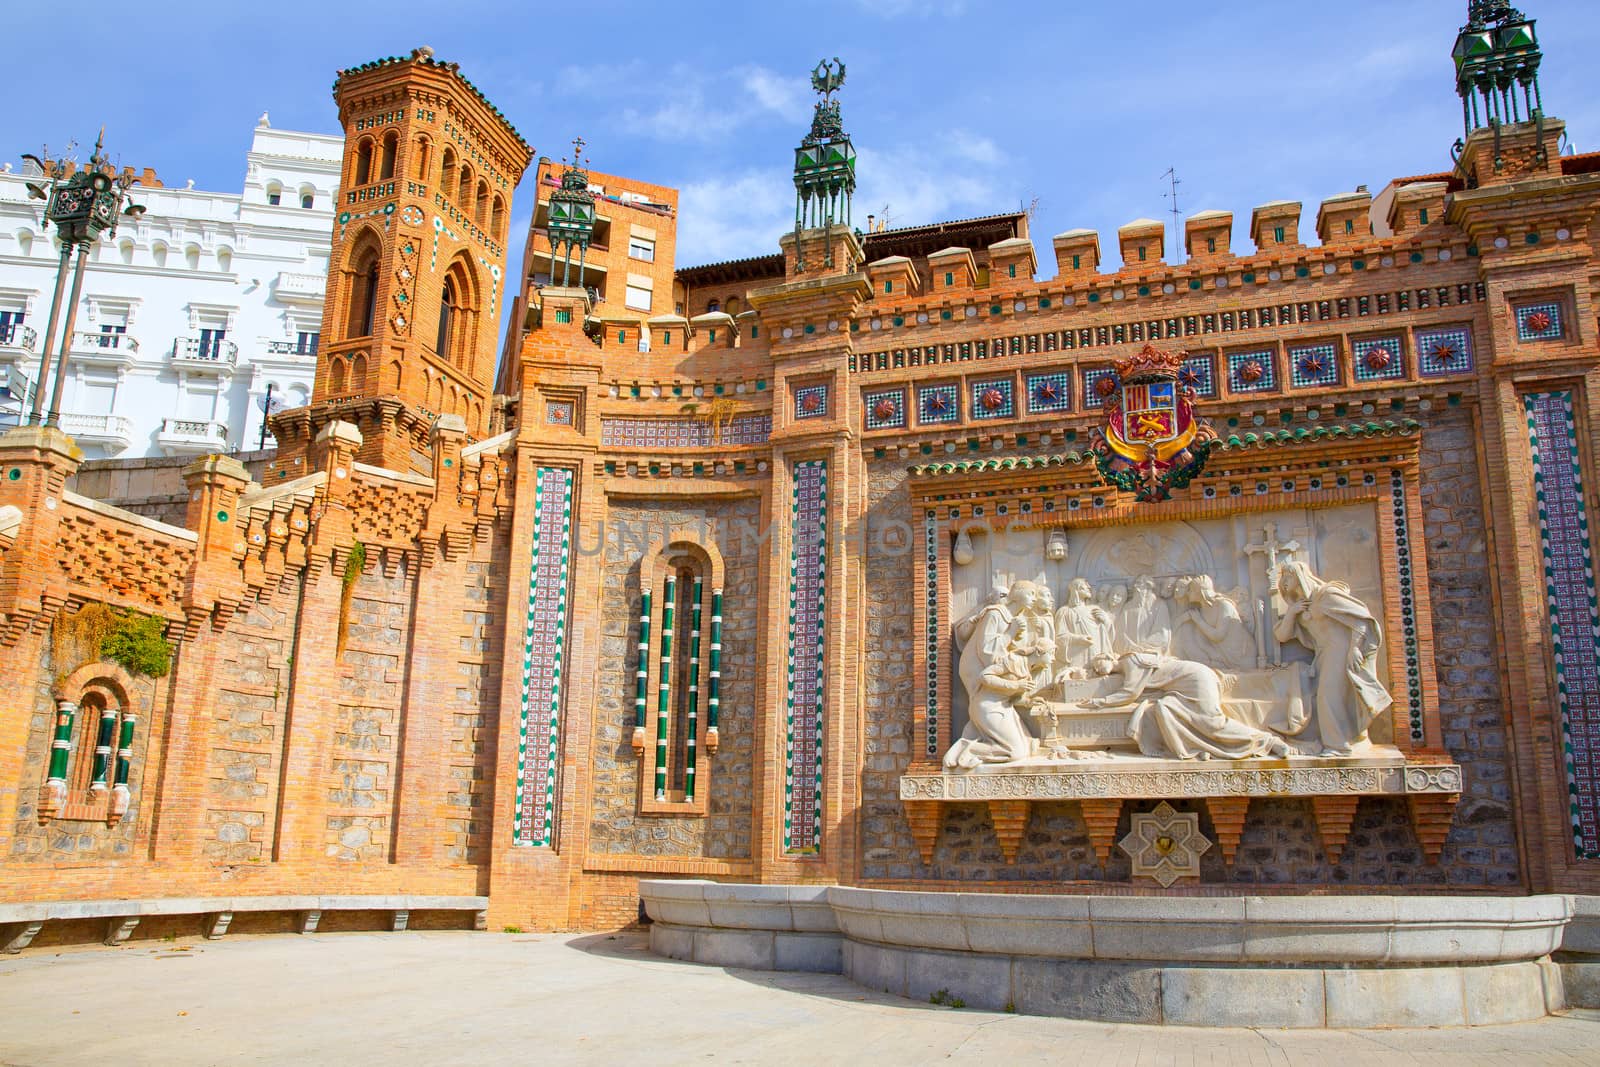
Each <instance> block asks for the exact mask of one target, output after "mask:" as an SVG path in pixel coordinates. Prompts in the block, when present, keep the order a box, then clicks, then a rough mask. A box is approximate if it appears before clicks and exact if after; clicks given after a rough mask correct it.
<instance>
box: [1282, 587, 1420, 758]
mask: <svg viewBox="0 0 1600 1067" xmlns="http://www.w3.org/2000/svg"><path fill="white" fill-rule="evenodd" d="M1278 594H1279V595H1280V596H1281V597H1282V598H1283V601H1284V611H1283V615H1282V617H1281V618H1280V619H1279V620H1278V625H1277V626H1276V627H1275V629H1274V635H1275V636H1276V637H1277V639H1278V640H1279V641H1289V640H1295V641H1299V642H1300V643H1301V644H1303V645H1305V646H1306V647H1307V648H1309V649H1311V650H1312V652H1313V653H1315V656H1316V658H1315V659H1314V660H1313V661H1312V664H1311V670H1312V674H1313V677H1314V678H1315V683H1316V716H1315V720H1316V727H1317V734H1318V736H1319V737H1320V739H1321V742H1322V751H1321V753H1320V755H1324V756H1345V755H1349V754H1350V753H1351V751H1352V750H1353V748H1354V746H1355V745H1357V744H1359V743H1361V742H1363V741H1365V740H1366V739H1367V728H1368V727H1369V726H1370V725H1371V724H1372V720H1373V719H1375V718H1376V717H1377V716H1378V714H1379V713H1380V712H1382V711H1383V710H1384V709H1385V708H1387V707H1388V706H1389V705H1390V704H1393V703H1394V698H1393V697H1392V696H1390V695H1389V691H1388V690H1387V689H1386V688H1384V685H1383V683H1382V682H1380V681H1379V680H1378V675H1377V670H1376V668H1377V659H1378V646H1379V644H1380V643H1381V641H1382V631H1381V630H1380V629H1379V627H1378V620H1377V619H1376V618H1374V617H1373V614H1372V611H1371V609H1369V608H1368V607H1367V606H1366V605H1365V604H1363V603H1362V602H1361V601H1359V600H1357V599H1356V598H1355V597H1354V596H1352V595H1351V593H1350V587H1349V586H1347V585H1346V584H1345V583H1343V582H1338V581H1324V580H1323V579H1321V578H1318V577H1317V576H1316V575H1315V574H1312V573H1311V568H1310V567H1308V566H1306V565H1305V564H1304V563H1301V562H1298V561H1291V562H1289V563H1285V564H1284V565H1283V568H1282V570H1281V571H1280V572H1279V575H1278Z"/></svg>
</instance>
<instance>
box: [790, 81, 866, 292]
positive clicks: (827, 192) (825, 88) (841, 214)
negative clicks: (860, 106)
mask: <svg viewBox="0 0 1600 1067" xmlns="http://www.w3.org/2000/svg"><path fill="white" fill-rule="evenodd" d="M843 85H844V64H843V63H841V62H840V61H839V57H838V56H834V57H833V62H832V63H830V62H828V61H827V60H823V61H822V62H820V63H818V64H817V66H816V69H814V70H813V71H812V72H811V87H812V88H813V89H815V90H816V91H817V93H818V94H819V95H821V97H822V99H821V100H819V101H817V104H816V110H815V111H814V113H813V114H812V116H811V131H810V132H809V133H807V134H806V136H805V140H803V141H801V142H800V147H799V148H796V149H795V150H794V236H795V256H796V257H797V265H798V266H799V268H800V269H801V270H804V269H805V261H804V259H803V257H801V252H800V247H801V246H800V231H801V230H804V229H809V228H811V227H814V226H820V227H823V228H827V227H829V226H832V225H834V223H836V222H842V223H843V224H844V225H846V226H849V225H850V201H851V198H852V197H853V196H854V195H855V191H856V150H855V146H854V145H853V144H851V143H850V135H849V134H847V133H845V132H844V119H843V118H842V117H841V115H840V113H839V102H838V101H837V100H835V99H834V98H833V94H834V93H836V92H838V91H839V89H840V87H841V86H843ZM826 249H827V251H826V252H825V253H824V261H825V265H826V266H829V267H831V266H833V244H832V242H831V241H830V242H829V243H828V244H827V245H826Z"/></svg>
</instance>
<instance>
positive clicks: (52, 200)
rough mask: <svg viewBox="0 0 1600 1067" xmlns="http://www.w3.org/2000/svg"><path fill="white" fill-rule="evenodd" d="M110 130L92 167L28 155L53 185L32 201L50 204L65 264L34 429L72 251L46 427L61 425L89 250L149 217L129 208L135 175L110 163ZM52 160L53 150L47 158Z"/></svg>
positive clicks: (48, 217) (31, 192)
mask: <svg viewBox="0 0 1600 1067" xmlns="http://www.w3.org/2000/svg"><path fill="white" fill-rule="evenodd" d="M105 137H106V131H105V127H104V126H102V127H101V128H100V138H99V140H97V141H95V143H94V155H93V156H92V157H90V159H89V164H88V166H85V167H83V168H81V169H74V168H73V167H72V166H70V165H69V164H68V163H66V162H65V161H64V160H59V159H57V160H49V159H40V158H39V157H38V156H34V155H25V156H23V157H22V158H23V159H24V160H26V161H27V162H29V163H32V164H33V165H34V166H36V167H38V168H39V171H40V173H41V175H42V176H43V177H44V178H45V179H46V180H47V181H48V183H49V184H48V185H46V184H44V183H40V182H29V183H27V185H28V196H29V197H31V198H33V199H34V200H44V201H46V206H45V211H44V220H45V225H46V226H49V224H50V223H52V222H53V223H55V225H56V231H57V233H59V234H60V236H61V264H60V266H58V267H57V268H56V290H55V295H54V296H52V297H51V299H50V319H49V322H48V323H47V324H46V326H45V331H44V350H43V351H42V352H41V353H40V354H39V378H38V381H37V382H35V384H34V389H33V406H32V409H31V411H30V412H29V414H28V422H29V424H30V425H37V424H38V423H39V422H40V413H41V411H42V410H43V407H44V386H45V379H46V378H47V377H48V376H49V374H50V349H51V347H52V346H53V345H54V343H55V336H56V314H57V312H58V311H59V310H60V308H61V293H62V291H63V290H64V289H65V288H66V286H67V261H68V259H69V258H70V257H71V255H72V250H73V249H74V248H76V249H77V250H78V262H77V264H76V266H75V267H74V268H73V275H72V296H71V298H70V299H68V301H67V314H66V321H65V322H64V323H63V324H62V332H63V334H64V337H63V338H62V341H61V352H60V354H59V355H58V356H57V358H56V365H55V383H54V385H53V387H52V389H51V393H50V410H49V413H48V414H46V415H45V416H44V419H43V422H44V425H46V426H54V425H57V424H58V423H59V422H60V421H61V389H62V386H63V385H64V384H65V382H66V377H67V353H68V352H70V351H71V349H72V329H73V325H74V323H75V321H76V319H77V317H78V300H79V298H80V297H81V296H82V295H83V270H84V264H85V263H86V262H87V260H88V258H89V249H90V248H91V247H92V246H93V245H94V243H95V242H96V241H98V240H99V239H100V235H101V234H104V233H109V234H110V235H111V236H113V237H115V236H116V234H117V220H118V218H119V217H120V216H127V217H129V218H135V219H136V218H138V217H139V216H140V215H143V214H144V208H143V207H142V206H141V205H138V204H134V203H131V202H130V203H128V204H127V205H126V206H124V204H123V199H124V198H125V197H126V195H127V192H128V187H129V186H130V185H132V184H133V182H134V178H133V174H132V172H127V171H125V172H124V173H122V174H117V173H116V170H115V168H113V167H112V166H111V165H110V162H109V161H108V160H107V159H106V155H105V150H104V144H105ZM48 154H49V151H48V149H47V150H46V155H48Z"/></svg>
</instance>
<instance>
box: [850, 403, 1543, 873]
mask: <svg viewBox="0 0 1600 1067" xmlns="http://www.w3.org/2000/svg"><path fill="white" fill-rule="evenodd" d="M1473 441H1474V428H1473V423H1472V414H1471V411H1470V410H1469V409H1466V408H1449V409H1446V410H1443V411H1440V412H1436V413H1434V414H1433V415H1432V416H1431V417H1430V418H1429V419H1428V423H1427V427H1426V430H1425V432H1424V434H1423V437H1422V463H1421V469H1422V485H1421V497H1422V511H1423V514H1421V515H1418V516H1413V517H1412V522H1413V529H1414V530H1417V529H1418V524H1420V531H1421V533H1422V534H1423V536H1424V539H1425V543H1426V545H1427V552H1428V567H1429V582H1430V589H1429V592H1430V594H1431V597H1432V607H1433V623H1434V638H1435V648H1436V653H1435V659H1436V667H1437V670H1438V676H1439V678H1438V681H1439V704H1440V707H1439V718H1440V724H1441V727H1442V731H1443V737H1442V740H1443V743H1444V747H1445V748H1446V749H1448V750H1449V752H1450V753H1451V755H1452V756H1453V757H1454V758H1455V759H1456V760H1458V761H1459V762H1460V764H1461V767H1462V774H1463V779H1464V784H1463V794H1462V799H1461V803H1460V805H1459V806H1458V808H1457V810H1456V813H1455V821H1454V825H1453V827H1452V829H1451V832H1450V837H1449V839H1448V841H1447V842H1446V844H1445V847H1444V852H1443V855H1442V856H1441V857H1440V861H1439V863H1438V864H1437V865H1429V864H1427V863H1425V862H1424V858H1423V855H1422V849H1421V847H1420V846H1419V845H1418V843H1417V840H1416V836H1415V834H1414V832H1413V830H1412V827H1411V822H1410V820H1409V817H1408V815H1407V812H1406V809H1405V804H1404V802H1403V801H1401V800H1399V799H1390V798H1368V799H1365V800H1363V801H1362V802H1361V805H1360V808H1359V809H1358V811H1357V815H1356V821H1355V824H1354V826H1353V827H1352V829H1351V833H1350V838H1349V841H1348V842H1347V843H1346V846H1345V849H1344V853H1343V855H1342V856H1341V857H1340V861H1339V863H1337V864H1329V863H1328V862H1327V859H1326V856H1325V854H1324V852H1323V849H1322V846H1321V842H1320V840H1319V838H1318V836H1317V831H1316V823H1315V821H1314V820H1313V818H1312V813H1311V804H1310V801H1309V800H1303V799H1290V798H1271V799H1258V800H1256V801H1255V802H1254V803H1252V805H1251V807H1250V813H1249V818H1248V821H1247V822H1246V824H1245V829H1244V836H1243V838H1242V840H1241V842H1240V846H1239V852H1238V856H1237V857H1236V859H1235V861H1234V864H1233V865H1232V867H1231V869H1230V868H1229V867H1228V866H1226V865H1225V864H1224V863H1223V861H1222V857H1221V855H1220V850H1219V849H1216V848H1215V847H1214V848H1213V849H1212V850H1211V851H1210V852H1208V853H1207V854H1206V856H1205V857H1204V858H1203V862H1202V872H1201V881H1202V883H1227V882H1232V883H1234V884H1254V885H1263V886H1266V885H1286V886H1287V885H1350V886H1381V885H1435V886H1441V887H1444V886H1463V887H1465V886H1477V887H1511V886H1515V885H1517V884H1518V883H1519V882H1520V880H1521V872H1520V870H1519V866H1518V853H1517V847H1516V840H1515V828H1514V822H1513V816H1512V810H1511V802H1510V783H1509V782H1508V780H1507V773H1508V771H1507V760H1508V754H1507V749H1506V717H1505V710H1504V703H1503V694H1502V692H1501V688H1500V674H1499V670H1498V668H1497V665H1496V661H1495V651H1494V649H1495V622H1494V614H1493V611H1494V608H1493V604H1492V600H1491V593H1490V588H1491V586H1490V583H1491V576H1490V573H1489V569H1488V568H1489V558H1488V555H1487V548H1486V543H1485V539H1486V535H1485V523H1484V514H1483V500H1482V496H1481V490H1480V488H1479V486H1480V484H1481V481H1480V477H1479V471H1478V463H1477V457H1476V453H1475V451H1474V444H1473ZM904 478H905V475H904V470H903V463H900V462H894V461H889V462H883V461H880V462H877V463H874V464H872V466H871V469H870V484H869V499H870V507H871V511H872V516H873V521H876V522H887V521H890V520H892V519H893V518H895V517H900V518H904V519H907V520H909V519H910V515H909V513H908V511H907V507H908V500H907V495H906V488H905V483H904ZM1414 536H1415V534H1414ZM869 544H872V551H873V552H874V553H875V554H874V555H873V557H872V559H871V560H870V562H869V565H868V567H867V576H866V578H867V580H866V610H867V617H868V627H869V628H868V633H869V639H870V640H871V642H872V646H871V647H870V648H869V649H868V650H867V656H866V664H867V666H866V690H865V692H866V751H865V754H864V756H865V771H864V773H863V776H862V827H861V829H862V867H861V871H862V876H863V878H864V879H868V880H928V879H934V880H940V881H954V882H979V883H981V882H989V881H993V882H1038V883H1051V884H1060V883H1065V882H1079V881H1081V882H1086V883H1105V882H1119V881H1125V880H1126V879H1127V877H1128V863H1127V857H1126V856H1125V855H1124V854H1123V853H1122V851H1121V850H1120V849H1113V852H1112V856H1111V860H1110V862H1109V863H1108V864H1107V865H1106V868H1105V869H1104V870H1102V868H1101V865H1100V864H1099V862H1098V861H1097V860H1096V858H1095V856H1094V852H1093V849H1092V847H1091V846H1090V843H1089V839H1088V834H1087V832H1086V829H1085V827H1084V825H1083V821H1082V817H1081V814H1080V812H1079V810H1078V807H1077V805H1076V804H1070V803H1064V804H1036V805H1034V807H1033V811H1032V814H1031V818H1030V822H1029V825H1028V829H1027V831H1026V834H1025V836H1024V839H1023V842H1022V845H1021V848H1020V849H1019V851H1018V855H1017V859H1016V861H1015V862H1014V863H1009V864H1008V863H1006V862H1004V859H1003V857H1002V856H1001V853H1000V849H999V843H998V841H997V839H996V838H995V835H994V830H993V828H992V827H991V826H990V824H989V820H988V817H987V815H986V814H985V812H984V809H983V807H982V806H981V805H976V804H974V805H952V806H951V810H950V812H949V813H948V815H947V817H946V820H945V825H944V827H943V829H942V831H941V833H940V836H939V840H938V845H937V847H936V849H935V853H934V858H933V863H932V864H924V863H923V862H922V859H921V857H920V856H919V855H918V853H917V849H916V845H915V843H914V841H913V840H912V837H911V832H910V827H909V825H908V824H907V823H906V820H905V816H904V813H903V811H902V809H901V805H900V801H899V799H898V779H899V776H900V774H901V773H902V772H903V771H904V769H905V767H906V766H907V764H908V763H909V762H910V751H911V749H910V746H911V744H912V737H911V731H912V706H913V703H914V700H915V694H914V692H913V686H912V685H910V684H908V681H907V679H908V677H909V674H910V665H911V659H912V649H911V639H910V638H911V633H912V616H911V611H912V610H913V609H914V599H913V598H911V597H908V596H907V595H906V593H905V591H906V590H907V589H908V588H910V586H911V583H912V581H913V570H912V558H911V557H910V556H909V555H908V554H896V553H894V552H887V551H885V550H884V549H883V547H882V546H881V545H878V544H875V543H873V542H871V541H870V540H869ZM1155 803H1156V802H1155V801H1153V800H1152V801H1149V802H1145V801H1130V802H1128V803H1126V804H1124V805H1123V811H1122V819H1121V823H1120V825H1119V828H1118V831H1117V836H1118V837H1119V838H1120V837H1121V836H1122V835H1123V834H1124V833H1126V832H1127V830H1128V826H1129V818H1130V816H1131V814H1132V813H1133V812H1135V811H1143V810H1147V809H1149V808H1151V807H1154V805H1155ZM1173 806H1174V807H1175V808H1178V809H1179V810H1191V811H1199V812H1200V813H1201V829H1202V831H1204V832H1205V833H1206V834H1207V835H1208V836H1209V837H1211V838H1212V840H1213V841H1215V831H1214V829H1213V828H1212V826H1211V822H1210V819H1209V817H1208V816H1207V815H1206V813H1205V809H1204V806H1203V805H1201V804H1199V803H1198V802H1177V801H1174V802H1173Z"/></svg>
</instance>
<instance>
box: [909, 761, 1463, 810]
mask: <svg viewBox="0 0 1600 1067" xmlns="http://www.w3.org/2000/svg"><path fill="white" fill-rule="evenodd" d="M1460 792H1461V768H1460V766H1459V765H1457V764H1454V763H1408V762H1406V761H1405V760H1404V759H1403V758H1402V759H1389V760H1372V759H1349V760H1330V759H1312V758H1291V759H1287V760H1267V759H1253V760H1213V761H1206V762H1196V761H1193V760H1139V761H1135V760H1085V761H1081V762H1070V763H1064V764H1061V765H1059V766H1055V767H1051V768H1049V769H1042V768H1038V767H1032V766H1024V767H1018V768H1003V769H985V770H978V771H956V772H945V771H937V770H936V771H928V772H921V773H919V772H912V773H909V774H906V775H903V776H902V777H901V778H900V799H902V800H948V801H968V800H1081V799H1086V798H1091V799H1092V798H1099V797H1104V798H1107V799H1118V798H1120V799H1124V800H1135V799H1160V798H1166V799H1169V800H1178V799H1182V798H1195V797H1300V796H1352V795H1353V796H1405V795H1411V794H1418V793H1447V794H1459V793H1460Z"/></svg>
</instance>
